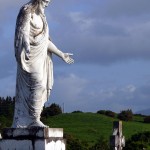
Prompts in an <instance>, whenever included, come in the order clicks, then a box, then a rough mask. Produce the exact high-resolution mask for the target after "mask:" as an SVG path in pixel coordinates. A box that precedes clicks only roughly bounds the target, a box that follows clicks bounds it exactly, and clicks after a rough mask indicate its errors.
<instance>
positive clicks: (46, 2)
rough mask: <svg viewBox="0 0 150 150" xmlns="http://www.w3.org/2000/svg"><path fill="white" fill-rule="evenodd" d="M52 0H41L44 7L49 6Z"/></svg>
mask: <svg viewBox="0 0 150 150" xmlns="http://www.w3.org/2000/svg"><path fill="white" fill-rule="evenodd" d="M50 2H51V0H41V6H42V7H43V8H45V7H47V6H48V4H49V3H50Z"/></svg>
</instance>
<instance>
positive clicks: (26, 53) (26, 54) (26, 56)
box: [25, 50, 30, 60]
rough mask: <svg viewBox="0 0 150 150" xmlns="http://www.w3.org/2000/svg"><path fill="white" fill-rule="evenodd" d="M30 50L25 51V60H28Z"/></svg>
mask: <svg viewBox="0 0 150 150" xmlns="http://www.w3.org/2000/svg"><path fill="white" fill-rule="evenodd" d="M29 55H30V50H26V51H25V59H26V60H29Z"/></svg>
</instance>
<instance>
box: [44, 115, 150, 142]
mask: <svg viewBox="0 0 150 150" xmlns="http://www.w3.org/2000/svg"><path fill="white" fill-rule="evenodd" d="M116 120H117V119H115V118H111V117H107V116H105V115H100V114H96V113H66V114H61V115H58V116H54V117H48V118H47V119H43V122H44V123H45V124H47V125H49V126H50V127H52V128H64V132H65V133H68V134H71V135H73V136H74V137H76V138H78V139H80V140H82V141H85V142H88V143H89V144H90V145H92V144H94V143H95V142H96V140H97V139H98V138H99V137H100V136H103V137H104V138H105V139H107V140H109V137H110V135H111V134H112V127H113V121H116ZM142 121H143V118H142V117H137V116H136V117H134V121H130V122H123V135H125V137H126V139H127V138H129V137H130V136H131V135H133V134H135V133H139V132H143V131H150V124H145V123H142Z"/></svg>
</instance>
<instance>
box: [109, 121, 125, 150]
mask: <svg viewBox="0 0 150 150" xmlns="http://www.w3.org/2000/svg"><path fill="white" fill-rule="evenodd" d="M110 147H111V149H112V150H122V149H123V147H125V137H124V136H123V134H122V121H114V122H113V134H112V135H111V136H110Z"/></svg>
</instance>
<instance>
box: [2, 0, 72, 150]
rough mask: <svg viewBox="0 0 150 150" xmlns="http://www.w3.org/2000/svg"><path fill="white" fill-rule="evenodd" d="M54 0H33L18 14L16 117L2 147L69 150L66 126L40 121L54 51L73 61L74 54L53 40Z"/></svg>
mask: <svg viewBox="0 0 150 150" xmlns="http://www.w3.org/2000/svg"><path fill="white" fill-rule="evenodd" d="M50 1H51V0H31V1H30V2H28V3H27V4H25V5H24V6H23V7H22V8H21V9H20V12H19V14H18V17H17V22H16V31H15V42H14V46H15V57H16V61H17V81H16V100H15V112H14V119H13V124H12V127H11V128H7V129H4V130H3V132H2V140H0V150H54V149H55V150H65V141H64V139H63V129H59V128H58V129H53V128H49V127H48V126H47V125H44V124H43V123H42V122H41V121H40V116H41V112H42V109H43V106H44V103H45V102H46V101H47V99H48V97H49V96H50V92H51V89H52V86H53V62H52V54H55V55H57V56H59V57H60V58H62V60H64V61H65V62H66V63H68V64H71V63H73V62H74V60H73V59H72V58H71V57H70V56H71V55H72V54H70V53H63V52H62V51H60V50H59V49H58V48H57V47H56V46H55V45H54V44H53V43H52V41H51V39H50V37H49V29H48V24H47V20H46V16H45V13H44V10H45V7H47V6H48V4H49V3H50Z"/></svg>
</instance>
